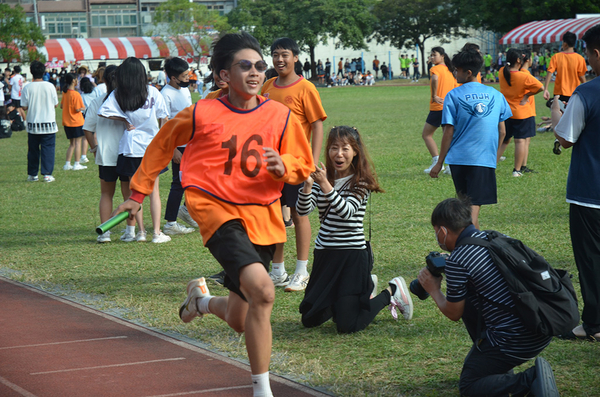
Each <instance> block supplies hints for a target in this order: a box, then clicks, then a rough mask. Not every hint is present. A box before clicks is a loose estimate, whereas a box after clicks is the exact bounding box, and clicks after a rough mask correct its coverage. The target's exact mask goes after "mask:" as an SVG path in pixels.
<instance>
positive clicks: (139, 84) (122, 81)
mask: <svg viewBox="0 0 600 397" xmlns="http://www.w3.org/2000/svg"><path fill="white" fill-rule="evenodd" d="M115 73H116V77H117V88H116V90H115V99H116V100H117V103H118V104H119V106H120V107H121V110H122V111H124V112H127V111H129V112H133V111H135V110H138V109H139V108H141V107H142V106H144V104H145V103H146V100H147V99H148V81H147V77H146V68H145V67H144V65H142V62H141V61H140V60H139V59H137V58H135V57H129V58H127V59H126V60H124V61H123V63H122V64H121V65H120V66H119V67H118V68H117V71H116V72H115Z"/></svg>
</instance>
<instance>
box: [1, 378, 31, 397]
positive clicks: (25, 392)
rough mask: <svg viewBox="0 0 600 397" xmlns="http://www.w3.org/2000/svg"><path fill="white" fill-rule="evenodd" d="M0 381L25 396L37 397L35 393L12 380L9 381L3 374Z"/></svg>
mask: <svg viewBox="0 0 600 397" xmlns="http://www.w3.org/2000/svg"><path fill="white" fill-rule="evenodd" d="M0 383H2V384H3V385H4V386H6V387H8V388H10V389H12V390H13V391H15V392H17V393H19V394H20V395H22V396H23V397H37V396H36V395H35V394H31V393H29V392H28V391H27V390H25V389H23V388H22V387H19V386H17V385H15V384H14V383H12V382H9V381H7V380H6V379H4V378H3V377H1V376H0Z"/></svg>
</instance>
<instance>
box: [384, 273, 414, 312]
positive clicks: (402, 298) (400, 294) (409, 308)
mask: <svg viewBox="0 0 600 397" xmlns="http://www.w3.org/2000/svg"><path fill="white" fill-rule="evenodd" d="M389 284H390V285H391V286H395V287H396V290H395V291H394V293H393V294H392V297H391V299H390V306H389V308H390V311H391V312H392V317H394V320H397V319H398V313H397V311H396V308H398V309H399V310H400V313H402V315H403V316H404V319H406V320H410V319H411V318H412V315H413V302H412V299H411V297H410V294H409V293H408V288H407V287H406V281H404V278H402V277H396V278H394V279H392V280H391V281H390V282H389ZM393 289H394V287H392V290H393Z"/></svg>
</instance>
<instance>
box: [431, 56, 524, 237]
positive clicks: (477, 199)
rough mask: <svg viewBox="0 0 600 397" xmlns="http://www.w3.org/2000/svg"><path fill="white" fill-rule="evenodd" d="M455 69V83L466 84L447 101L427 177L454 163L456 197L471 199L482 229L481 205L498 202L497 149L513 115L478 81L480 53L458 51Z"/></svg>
mask: <svg viewBox="0 0 600 397" xmlns="http://www.w3.org/2000/svg"><path fill="white" fill-rule="evenodd" d="M455 62H456V63H455ZM452 65H454V67H455V68H456V71H455V75H456V80H457V81H458V83H460V84H462V85H461V86H460V87H457V88H455V89H453V90H452V91H450V92H449V93H448V94H447V95H446V98H444V109H443V110H442V126H443V129H444V135H443V137H442V145H441V147H440V155H439V159H438V162H437V164H436V165H435V166H434V167H433V168H432V169H431V172H430V173H429V175H430V176H431V177H432V178H437V177H438V174H439V173H440V170H441V169H442V165H443V164H444V162H446V164H449V165H450V170H451V171H452V180H453V182H454V188H455V189H456V194H457V195H458V196H467V197H469V199H470V201H471V203H472V206H471V216H472V218H473V224H474V225H475V227H476V228H477V229H479V210H480V209H481V206H482V205H486V204H496V203H497V201H498V199H497V192H496V163H497V157H498V147H499V146H500V143H501V142H502V141H503V140H504V136H505V135H506V130H505V128H504V120H506V119H508V118H509V117H511V116H512V112H511V111H510V107H509V105H508V102H506V99H504V96H503V95H502V94H501V93H500V91H498V90H496V89H494V88H492V87H488V86H485V85H483V84H480V83H478V82H477V73H478V72H479V70H480V69H481V66H482V65H483V57H482V56H481V54H480V53H479V51H477V50H474V49H466V50H463V51H461V52H459V53H458V54H456V55H455V56H454V58H453V59H452ZM446 157H447V158H446Z"/></svg>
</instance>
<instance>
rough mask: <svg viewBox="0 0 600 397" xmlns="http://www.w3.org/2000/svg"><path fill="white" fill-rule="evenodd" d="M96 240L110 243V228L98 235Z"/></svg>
mask: <svg viewBox="0 0 600 397" xmlns="http://www.w3.org/2000/svg"><path fill="white" fill-rule="evenodd" d="M96 241H97V242H99V243H110V230H109V231H107V232H105V233H102V234H101V235H99V236H98V238H97V239H96Z"/></svg>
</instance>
